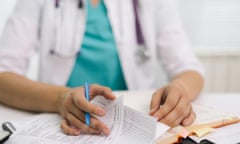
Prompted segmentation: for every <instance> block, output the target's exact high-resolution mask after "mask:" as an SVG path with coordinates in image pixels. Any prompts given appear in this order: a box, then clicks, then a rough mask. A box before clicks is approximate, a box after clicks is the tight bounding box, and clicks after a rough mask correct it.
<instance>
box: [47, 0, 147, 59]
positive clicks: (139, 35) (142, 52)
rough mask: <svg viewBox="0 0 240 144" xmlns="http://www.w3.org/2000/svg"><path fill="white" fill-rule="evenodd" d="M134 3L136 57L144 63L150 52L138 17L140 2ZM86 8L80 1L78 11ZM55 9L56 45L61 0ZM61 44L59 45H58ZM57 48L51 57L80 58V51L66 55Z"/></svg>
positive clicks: (52, 50) (56, 0)
mask: <svg viewBox="0 0 240 144" xmlns="http://www.w3.org/2000/svg"><path fill="white" fill-rule="evenodd" d="M132 1H133V7H134V15H135V27H136V39H137V44H138V47H139V48H138V50H137V51H136V56H137V57H139V60H141V61H140V62H142V61H145V60H147V59H149V58H150V54H149V51H148V49H147V47H146V43H145V39H144V36H143V31H142V28H141V23H140V19H139V15H138V5H139V4H138V0H132ZM83 8H84V3H83V0H79V1H78V9H79V10H80V9H83ZM55 9H56V22H55V25H56V30H55V33H56V36H55V38H56V43H57V41H58V36H59V35H58V30H57V29H59V28H58V27H59V25H60V23H61V20H60V12H59V9H60V0H55ZM57 44H59V43H57ZM56 47H57V46H55V47H54V48H53V49H51V50H50V54H51V55H58V56H61V57H73V56H78V55H79V54H80V51H77V52H74V54H66V53H61V52H60V51H59V50H57V48H56Z"/></svg>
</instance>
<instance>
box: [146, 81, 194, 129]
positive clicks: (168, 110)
mask: <svg viewBox="0 0 240 144" xmlns="http://www.w3.org/2000/svg"><path fill="white" fill-rule="evenodd" d="M164 97H165V98H164ZM162 98H163V100H164V99H165V100H164V104H162V105H160V104H161V103H162V102H161V100H162ZM150 115H152V116H154V117H156V118H157V119H158V121H160V122H162V123H165V124H167V125H169V126H171V127H174V126H177V125H179V124H182V125H183V126H188V125H190V124H192V123H193V122H194V120H195V119H196V114H195V112H194V111H193V109H192V105H191V100H190V98H189V92H188V90H187V89H186V87H185V86H183V85H181V84H179V83H177V82H172V83H170V84H169V85H168V86H166V87H163V88H160V89H159V90H157V91H156V92H155V93H154V94H153V96H152V100H151V111H150Z"/></svg>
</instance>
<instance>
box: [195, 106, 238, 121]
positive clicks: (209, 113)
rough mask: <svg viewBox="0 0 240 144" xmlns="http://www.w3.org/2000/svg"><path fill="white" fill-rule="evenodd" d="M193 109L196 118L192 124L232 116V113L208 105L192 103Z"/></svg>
mask: <svg viewBox="0 0 240 144" xmlns="http://www.w3.org/2000/svg"><path fill="white" fill-rule="evenodd" d="M193 109H194V111H195V112H196V113H197V118H196V121H195V122H194V124H199V123H208V122H213V121H217V120H221V119H225V118H231V117H234V115H233V114H231V113H227V112H222V111H219V110H216V109H214V108H211V107H209V106H203V105H193Z"/></svg>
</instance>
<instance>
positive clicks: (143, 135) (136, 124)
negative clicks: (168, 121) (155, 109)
mask: <svg viewBox="0 0 240 144" xmlns="http://www.w3.org/2000/svg"><path fill="white" fill-rule="evenodd" d="M156 126H157V120H156V119H155V118H153V117H150V116H148V115H145V114H143V113H140V112H138V111H136V110H134V109H132V108H130V107H127V106H125V107H124V121H123V129H122V133H121V135H120V138H119V141H118V143H117V144H151V143H153V141H154V139H155V132H156Z"/></svg>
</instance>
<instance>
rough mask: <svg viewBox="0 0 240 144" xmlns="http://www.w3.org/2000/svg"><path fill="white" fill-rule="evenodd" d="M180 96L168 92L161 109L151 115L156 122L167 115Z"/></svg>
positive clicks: (177, 93) (176, 92)
mask: <svg viewBox="0 0 240 144" xmlns="http://www.w3.org/2000/svg"><path fill="white" fill-rule="evenodd" d="M180 98H181V95H180V93H179V92H178V91H175V90H171V91H169V92H168V95H167V99H166V102H165V103H164V104H163V106H162V107H161V109H159V110H158V111H157V112H155V113H154V114H153V116H154V117H156V118H157V119H158V120H160V119H162V118H163V117H165V116H166V115H168V114H169V113H170V112H171V111H172V110H173V109H174V108H175V107H176V106H177V104H178V102H179V100H180Z"/></svg>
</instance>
